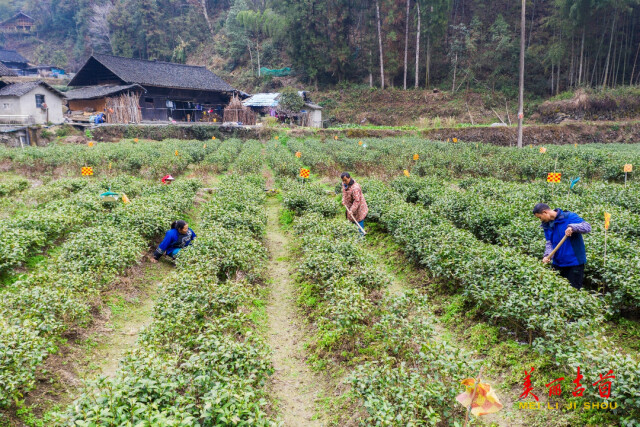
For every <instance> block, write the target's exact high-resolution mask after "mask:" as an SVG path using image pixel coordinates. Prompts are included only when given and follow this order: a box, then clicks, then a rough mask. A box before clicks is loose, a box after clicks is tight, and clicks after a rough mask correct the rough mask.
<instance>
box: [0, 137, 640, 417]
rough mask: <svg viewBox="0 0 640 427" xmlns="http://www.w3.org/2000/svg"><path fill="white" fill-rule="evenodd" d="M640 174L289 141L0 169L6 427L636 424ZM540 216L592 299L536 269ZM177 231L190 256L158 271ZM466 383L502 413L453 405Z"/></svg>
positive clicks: (457, 146) (135, 149) (476, 150)
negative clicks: (569, 245)
mask: <svg viewBox="0 0 640 427" xmlns="http://www.w3.org/2000/svg"><path fill="white" fill-rule="evenodd" d="M638 160H640V145H615V144H611V145H585V146H574V145H571V146H549V147H546V150H540V147H536V148H532V147H525V148H524V149H522V150H516V149H515V148H505V147H495V146H490V145H484V144H476V143H466V142H435V141H427V140H423V139H417V138H404V139H403V138H389V139H365V140H358V139H340V138H338V139H331V140H319V139H312V138H305V139H295V138H291V137H289V136H287V135H280V136H279V137H278V138H277V139H272V140H268V141H253V140H250V141H240V140H234V139H230V140H225V141H222V140H220V139H217V140H210V141H182V140H166V141H162V142H152V141H134V140H123V141H121V142H119V143H98V144H95V145H94V146H91V147H89V146H77V145H53V146H50V147H46V148H26V149H24V150H21V149H15V150H14V149H0V166H1V167H2V171H3V173H2V178H0V197H1V202H0V217H1V218H2V222H1V223H0V280H1V281H0V426H5V425H6V426H13V425H15V426H22V425H28V426H50V425H51V426H71V425H73V426H121V425H129V426H187V425H188V426H220V425H245V426H254V425H256V426H271V425H274V426H275V425H285V426H307V425H308V426H324V425H335V426H345V425H348V426H351V425H363V426H371V425H380V426H408V425H415V426H417V425H431V426H449V425H451V426H462V425H464V424H465V423H467V425H499V426H567V425H571V426H573V425H576V426H577V425H580V426H582V425H585V426H587V425H589V426H601V425H602V426H605V425H606V426H608V425H612V426H613V425H624V426H635V425H640V392H639V391H638V386H639V385H640V363H639V361H638V360H639V359H638V352H639V351H640V323H639V316H638V314H639V308H640V250H639V249H638V246H639V245H638V243H639V241H638V238H639V236H640V198H639V196H640V187H639V186H638V182H639V181H638V180H637V179H635V175H634V174H635V172H631V173H628V174H627V176H626V183H625V173H624V172H623V166H624V165H625V164H633V165H640V161H638ZM83 167H91V168H92V172H93V175H89V176H82V175H81V168H83ZM301 168H305V169H309V170H310V177H309V178H308V179H303V178H301V177H300V176H299V175H300V169H301ZM343 171H348V172H350V173H351V174H352V176H353V177H354V178H355V180H356V182H358V183H359V184H360V185H361V186H362V189H363V193H364V197H365V199H366V201H367V204H368V207H369V213H368V216H367V218H366V219H365V229H366V231H367V235H366V236H365V237H362V236H361V235H360V233H359V232H358V229H357V228H356V227H355V226H354V225H353V224H352V223H350V222H349V221H347V220H346V219H345V212H344V207H342V205H341V196H340V179H339V176H340V173H341V172H343ZM549 172H556V173H561V179H560V182H559V183H552V182H547V174H548V173H549ZM166 174H171V175H172V176H174V177H175V178H176V179H175V181H174V182H173V183H171V184H170V185H163V184H162V183H161V182H160V178H161V177H162V176H164V175H166ZM576 178H580V179H579V180H576ZM572 181H574V185H573V186H571V185H570V183H571V182H572ZM109 190H110V191H113V192H116V193H119V194H126V196H127V198H128V199H129V200H130V201H129V202H128V203H124V202H123V201H122V200H118V201H116V202H105V201H104V200H103V199H102V198H101V196H100V195H101V194H102V193H104V192H107V191H109ZM538 202H545V203H548V204H549V205H550V206H551V207H552V208H554V207H559V208H561V209H563V210H568V211H572V212H576V213H578V214H579V215H580V216H581V217H582V218H584V219H585V220H586V221H587V222H589V223H590V224H591V226H592V231H591V233H589V234H587V235H585V236H584V240H585V245H586V249H587V264H586V269H585V288H584V289H583V290H576V289H574V288H573V287H571V286H570V285H569V282H567V280H566V279H564V278H562V277H561V276H560V275H558V274H557V273H556V272H555V271H554V270H552V269H551V268H550V267H549V266H548V265H544V264H543V263H542V261H541V258H542V255H543V251H544V247H545V240H544V236H543V233H542V230H541V229H540V221H539V220H538V219H536V218H535V217H534V216H533V215H532V214H531V210H532V208H533V206H534V204H536V203H538ZM605 213H607V214H610V215H611V221H610V226H608V227H605V219H604V218H605ZM177 219H184V220H185V221H187V223H188V224H189V226H190V227H191V228H192V229H193V230H194V231H195V232H196V234H197V238H196V239H195V240H194V243H193V244H192V245H190V246H189V247H187V248H185V249H184V250H183V251H181V253H180V254H179V255H178V257H177V258H176V260H175V261H172V260H167V259H166V257H163V258H162V259H161V261H160V263H159V264H154V263H152V262H151V255H152V252H153V250H154V249H155V247H156V246H157V244H158V243H159V242H160V240H161V239H162V237H163V235H164V232H165V231H167V230H168V229H169V227H170V224H171V222H172V221H175V220H177ZM605 228H606V229H605ZM532 368H533V370H532ZM527 375H528V376H527ZM603 376H605V377H606V376H611V378H609V379H608V380H609V381H610V388H609V392H608V395H606V393H604V391H603V389H602V388H601V387H599V386H598V381H599V380H601V378H602V377H603ZM478 377H480V378H481V382H482V383H486V384H489V385H490V386H491V389H492V390H493V391H494V392H495V394H496V396H497V398H498V399H499V401H500V402H501V404H502V408H501V409H500V410H499V411H497V412H495V413H491V414H488V415H478V416H476V415H475V414H468V413H467V409H466V408H465V407H464V406H463V405H462V404H460V403H458V401H457V400H456V397H457V396H458V395H460V394H461V393H463V392H465V385H463V384H462V381H463V380H465V379H474V378H478ZM576 378H578V379H576ZM605 380H607V378H605V379H604V380H603V381H605ZM554 381H555V383H556V384H558V383H559V384H560V385H561V386H560V387H554ZM578 383H580V384H578ZM474 389H475V388H474V387H471V390H472V391H473V390H474ZM578 391H580V392H578ZM533 395H535V398H534V396H533ZM476 397H477V391H476Z"/></svg>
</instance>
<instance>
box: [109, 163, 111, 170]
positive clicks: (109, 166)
mask: <svg viewBox="0 0 640 427" xmlns="http://www.w3.org/2000/svg"><path fill="white" fill-rule="evenodd" d="M109 170H111V162H109Z"/></svg>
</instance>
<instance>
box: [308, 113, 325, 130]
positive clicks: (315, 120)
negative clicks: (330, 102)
mask: <svg viewBox="0 0 640 427" xmlns="http://www.w3.org/2000/svg"><path fill="white" fill-rule="evenodd" d="M309 114H310V116H311V127H313V128H321V127H322V110H311V111H309Z"/></svg>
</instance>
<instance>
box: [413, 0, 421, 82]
mask: <svg viewBox="0 0 640 427" xmlns="http://www.w3.org/2000/svg"><path fill="white" fill-rule="evenodd" d="M416 8H417V9H418V13H417V19H418V28H417V30H416V77H415V86H414V87H415V88H416V89H417V88H418V84H419V81H418V80H419V78H418V76H419V71H420V18H421V16H420V0H416Z"/></svg>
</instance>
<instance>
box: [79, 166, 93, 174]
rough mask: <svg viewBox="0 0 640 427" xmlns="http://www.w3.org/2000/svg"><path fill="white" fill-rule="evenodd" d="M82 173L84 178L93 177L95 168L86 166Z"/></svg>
mask: <svg viewBox="0 0 640 427" xmlns="http://www.w3.org/2000/svg"><path fill="white" fill-rule="evenodd" d="M81 173H82V176H90V175H93V168H92V167H88V166H84V167H83V168H82V169H81Z"/></svg>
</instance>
